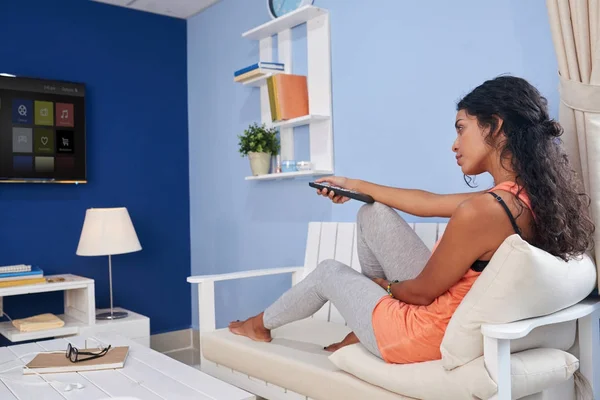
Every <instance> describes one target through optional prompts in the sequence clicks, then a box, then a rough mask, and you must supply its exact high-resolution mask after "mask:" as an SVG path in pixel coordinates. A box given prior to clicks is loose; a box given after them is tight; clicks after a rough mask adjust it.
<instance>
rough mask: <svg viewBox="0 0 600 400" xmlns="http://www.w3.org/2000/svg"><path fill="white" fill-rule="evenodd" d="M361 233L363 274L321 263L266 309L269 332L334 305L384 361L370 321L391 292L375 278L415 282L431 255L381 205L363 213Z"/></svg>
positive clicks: (329, 262) (398, 218)
mask: <svg viewBox="0 0 600 400" xmlns="http://www.w3.org/2000/svg"><path fill="white" fill-rule="evenodd" d="M357 233H358V238H357V242H358V248H357V252H358V259H359V262H360V266H361V270H362V274H361V273H359V272H357V271H355V270H354V269H352V268H351V267H349V266H347V265H346V264H343V263H341V262H339V261H335V260H325V261H323V262H321V263H319V265H318V266H317V268H315V270H314V271H313V272H311V273H310V274H308V276H306V277H305V278H304V279H303V280H302V281H300V282H299V283H298V284H297V285H295V286H293V287H292V288H291V289H290V290H288V291H287V292H286V293H284V294H283V295H282V296H281V297H280V298H279V299H278V300H277V301H275V303H273V304H272V305H271V306H269V307H268V308H267V309H266V310H265V313H264V316H263V319H264V325H265V327H266V328H267V329H275V328H278V327H280V326H282V325H285V324H289V323H290V322H293V321H298V320H301V319H304V318H308V317H310V316H311V315H313V314H314V313H315V312H317V311H318V310H320V309H321V307H323V305H324V304H325V303H326V302H327V301H331V303H332V304H333V305H334V306H335V307H336V308H337V309H338V310H339V312H340V314H341V315H342V317H344V319H345V321H346V323H347V324H348V326H349V327H350V329H352V331H354V333H355V334H356V336H357V337H358V339H359V340H360V342H361V343H362V344H363V346H365V348H367V349H368V350H369V351H370V352H371V353H373V354H374V355H376V356H377V357H379V358H381V354H380V353H379V350H378V347H377V342H376V340H375V333H374V332H373V325H372V323H371V317H372V314H373V309H374V308H375V306H376V304H377V302H378V301H379V299H381V298H382V297H383V296H386V295H387V292H386V291H385V290H384V289H383V288H382V287H381V286H379V285H377V284H376V283H375V282H373V281H372V280H371V278H384V279H388V280H395V279H397V280H399V281H402V280H407V279H412V278H414V277H416V276H417V275H418V274H419V273H420V272H421V270H423V268H424V267H425V264H426V263H427V260H428V259H429V257H430V256H431V251H430V250H429V249H428V248H427V246H425V244H424V243H423V241H422V240H421V239H420V238H419V237H418V236H417V234H416V233H415V232H414V231H413V230H412V228H411V227H410V226H409V225H408V224H407V223H406V222H405V221H404V219H402V217H401V216H400V215H399V214H398V213H397V212H396V211H395V210H393V209H392V208H390V207H388V206H385V205H383V204H381V203H373V204H365V205H363V206H362V207H361V208H360V210H359V212H358V221H357ZM341 339H342V338H340V340H341Z"/></svg>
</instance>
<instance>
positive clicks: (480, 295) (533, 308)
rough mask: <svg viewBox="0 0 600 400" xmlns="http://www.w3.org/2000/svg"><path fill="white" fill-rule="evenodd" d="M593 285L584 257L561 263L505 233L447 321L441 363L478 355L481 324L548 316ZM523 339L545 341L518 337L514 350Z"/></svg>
mask: <svg viewBox="0 0 600 400" xmlns="http://www.w3.org/2000/svg"><path fill="white" fill-rule="evenodd" d="M595 285H596V267H595V265H594V263H593V261H592V259H591V258H590V257H589V256H587V255H585V256H583V257H582V259H579V260H572V261H569V262H564V261H562V260H561V259H559V258H557V257H554V256H553V255H551V254H549V253H547V252H545V251H543V250H540V249H538V248H536V247H534V246H531V245H530V244H528V243H527V242H526V241H524V240H523V239H521V237H520V236H519V235H516V234H514V235H512V236H510V237H508V238H507V239H506V240H505V241H504V242H503V243H502V245H501V246H500V247H499V248H498V250H497V251H496V253H495V254H494V256H493V257H492V259H491V260H490V263H489V264H488V266H487V267H486V268H485V270H484V271H483V272H482V274H481V275H480V276H479V277H478V278H477V280H476V281H475V283H474V284H473V286H472V288H471V290H470V291H469V293H467V295H466V296H465V298H464V299H463V300H462V302H461V304H460V305H459V306H458V308H457V309H456V311H455V313H454V315H453V316H452V318H451V319H450V323H449V324H448V327H447V328H446V333H445V335H444V338H443V340H442V344H441V346H440V350H441V353H442V360H443V364H444V367H445V368H446V369H452V368H456V367H458V366H460V365H464V364H466V363H468V362H470V361H472V360H474V359H476V358H478V357H480V356H481V355H483V336H482V334H481V324H485V323H491V324H499V323H507V322H514V321H518V320H522V319H526V318H532V317H538V316H543V315H547V314H551V313H553V312H556V311H559V310H562V309H564V308H567V307H570V306H572V305H573V304H576V303H578V302H579V301H581V300H583V299H584V298H586V297H587V296H588V295H589V294H590V293H591V292H592V290H594V287H595ZM550 329H555V328H550ZM571 329H572V327H571ZM543 336H544V335H542V336H539V337H542V338H543ZM525 343H527V345H528V346H531V347H530V348H533V347H541V346H544V345H546V346H548V345H549V344H548V343H543V341H541V340H540V341H539V342H537V343H536V342H535V341H531V340H529V341H527V342H525V341H522V342H521V343H520V344H521V345H520V346H518V347H519V350H520V349H523V347H525V346H523V344H525ZM564 345H567V343H563V344H561V346H564ZM552 347H555V345H554V344H552Z"/></svg>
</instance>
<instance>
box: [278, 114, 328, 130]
mask: <svg viewBox="0 0 600 400" xmlns="http://www.w3.org/2000/svg"><path fill="white" fill-rule="evenodd" d="M329 119H330V117H328V116H326V115H305V116H303V117H298V118H294V119H288V120H287V121H280V122H271V123H268V124H267V126H268V127H274V128H295V127H297V126H303V125H310V124H313V123H316V122H319V121H329Z"/></svg>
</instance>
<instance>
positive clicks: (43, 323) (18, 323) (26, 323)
mask: <svg viewBox="0 0 600 400" xmlns="http://www.w3.org/2000/svg"><path fill="white" fill-rule="evenodd" d="M12 324H13V326H14V327H15V328H17V329H18V330H19V332H37V331H44V330H47V329H56V328H62V327H63V326H65V322H64V321H63V320H62V319H60V318H58V317H57V316H56V315H54V314H51V313H46V314H39V315H34V316H32V317H28V318H21V319H13V320H12Z"/></svg>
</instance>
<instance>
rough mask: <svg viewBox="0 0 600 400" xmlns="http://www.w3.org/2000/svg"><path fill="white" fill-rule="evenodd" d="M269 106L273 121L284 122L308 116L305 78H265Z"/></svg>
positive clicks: (282, 76) (289, 75) (291, 76)
mask: <svg viewBox="0 0 600 400" xmlns="http://www.w3.org/2000/svg"><path fill="white" fill-rule="evenodd" d="M267 86H268V93H269V105H270V108H271V119H272V120H273V121H286V120H289V119H294V118H298V117H303V116H305V115H308V84H307V79H306V76H304V75H293V74H277V75H273V76H270V77H269V78H267Z"/></svg>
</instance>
